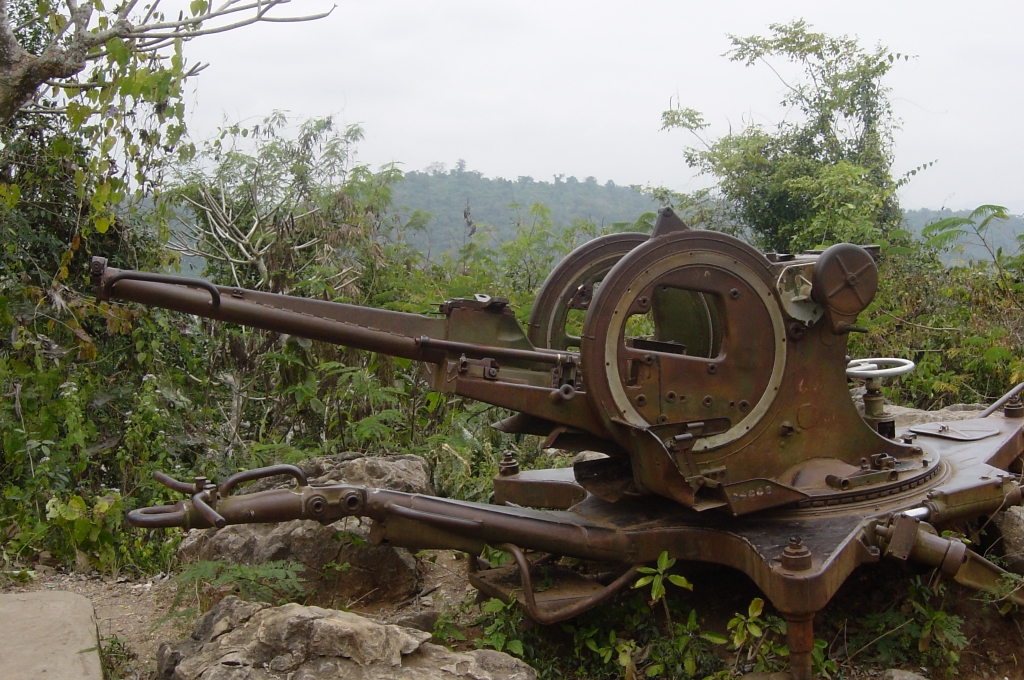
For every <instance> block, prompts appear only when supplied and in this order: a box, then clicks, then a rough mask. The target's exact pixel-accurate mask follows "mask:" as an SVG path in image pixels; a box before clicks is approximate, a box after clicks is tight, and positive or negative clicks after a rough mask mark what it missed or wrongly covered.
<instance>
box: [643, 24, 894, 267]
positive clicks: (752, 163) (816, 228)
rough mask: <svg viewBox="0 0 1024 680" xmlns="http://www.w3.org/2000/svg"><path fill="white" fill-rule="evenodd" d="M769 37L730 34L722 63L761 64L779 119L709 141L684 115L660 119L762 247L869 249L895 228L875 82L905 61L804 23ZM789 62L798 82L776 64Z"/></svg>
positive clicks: (778, 27)
mask: <svg viewBox="0 0 1024 680" xmlns="http://www.w3.org/2000/svg"><path fill="white" fill-rule="evenodd" d="M770 31H771V33H770V35H768V36H751V37H738V36H730V40H731V41H732V49H731V50H730V51H729V52H728V53H727V56H728V57H729V58H730V60H732V61H736V62H740V63H742V64H744V65H745V66H753V65H755V64H758V63H763V64H765V65H767V66H768V67H769V68H771V70H772V71H773V72H774V73H775V75H776V76H778V79H779V81H780V82H781V83H782V85H783V86H784V93H783V97H782V101H781V105H782V106H783V107H784V109H785V110H786V113H785V117H784V119H783V121H782V122H780V123H778V124H777V125H776V126H774V127H773V128H767V127H765V126H762V125H759V124H755V123H753V122H750V123H748V124H747V125H746V127H744V128H743V129H742V130H740V131H738V132H732V133H729V134H727V135H724V136H722V137H720V138H718V139H716V140H707V139H705V138H704V136H703V134H704V131H705V130H707V128H708V127H709V124H708V123H707V122H706V120H705V119H704V117H703V116H702V115H701V114H700V113H699V112H697V111H695V110H694V109H691V108H684V107H681V106H676V107H675V108H672V109H670V110H668V111H665V112H664V113H663V114H662V126H663V129H674V128H682V129H685V130H689V131H690V132H692V133H693V134H695V135H696V136H697V138H698V139H699V140H700V143H701V145H700V146H697V147H691V148H689V149H688V150H687V151H686V156H685V157H686V161H687V163H688V164H689V165H690V166H691V167H693V168H696V169H697V170H699V171H700V172H702V173H704V174H708V175H711V176H713V177H714V178H715V179H716V180H717V182H718V184H717V190H718V191H719V192H721V194H722V196H724V198H725V199H726V202H727V207H728V210H727V214H728V218H731V219H732V220H733V221H735V222H736V223H738V224H739V225H740V226H742V227H744V228H746V229H748V230H749V232H750V235H751V236H752V238H753V239H754V240H755V241H757V242H758V243H759V244H760V245H762V246H764V247H765V248H769V249H772V250H779V251H787V250H800V249H804V248H810V247H814V246H816V245H819V244H826V243H834V242H839V241H852V242H855V243H857V242H859V243H865V242H871V241H875V240H877V239H879V238H882V237H884V236H885V235H886V234H887V233H888V232H889V231H891V230H893V229H895V228H897V227H898V226H899V221H900V212H899V205H898V202H897V199H896V195H895V190H896V188H897V186H898V185H899V182H898V181H896V180H894V179H893V177H892V175H891V165H892V154H893V150H892V133H893V128H894V126H895V122H894V120H893V116H892V109H891V106H890V103H889V90H888V88H886V87H885V86H884V85H883V83H882V79H883V78H884V76H885V75H886V74H887V73H888V72H889V70H890V69H891V68H892V66H893V65H894V64H895V63H896V62H897V60H901V59H906V58H907V57H906V56H904V55H901V54H898V53H892V52H890V51H888V50H887V49H885V48H884V47H881V46H878V47H876V48H874V49H871V50H866V49H864V48H862V47H861V46H860V44H859V43H858V42H857V41H856V40H855V39H852V38H848V37H845V36H843V37H839V38H836V37H832V36H828V35H825V34H823V33H817V32H813V31H811V30H810V27H809V26H808V25H807V24H806V23H805V22H804V21H794V22H792V23H789V24H772V25H771V27H770ZM780 61H781V62H788V63H789V64H791V65H793V66H795V67H796V69H797V70H798V72H799V75H798V76H795V77H794V76H790V75H789V70H791V67H790V69H789V70H787V69H786V68H784V67H782V66H781V65H777V62H780Z"/></svg>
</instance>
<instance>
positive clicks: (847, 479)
mask: <svg viewBox="0 0 1024 680" xmlns="http://www.w3.org/2000/svg"><path fill="white" fill-rule="evenodd" d="M91 274H92V276H93V282H94V285H95V287H96V295H97V297H98V298H100V299H120V300H130V301H135V302H139V303H142V304H147V305H153V306H158V307H164V308H167V309H172V310H176V311H180V312H185V313H189V314H195V315H198V316H203V317H208V318H212V319H218V320H222V321H227V322H232V323H239V324H244V325H247V326H252V327H256V328H262V329H265V330H270V331H276V332H280V333H289V334H292V335H299V336H303V337H306V338H310V339H314V340H321V341H325V342H332V343H336V344H340V345H346V346H349V347H354V348H358V349H365V350H372V351H375V352H380V353H385V354H391V355H394V356H399V357H404V358H407V359H415V360H418V361H421V362H423V367H424V371H425V373H426V376H427V378H428V380H429V381H430V383H431V385H432V387H433V389H435V390H438V391H442V392H448V393H455V394H459V395H462V396H465V397H469V398H473V399H476V400H479V401H483V402H486V403H489V404H493V405H496V406H500V407H504V408H506V409H509V410H511V411H514V412H515V415H513V416H511V417H509V418H506V419H505V420H502V421H501V422H499V423H496V424H495V425H494V426H495V427H497V428H498V429H500V430H502V431H504V432H512V433H515V432H518V433H528V434H535V435H539V436H541V437H544V438H545V440H544V445H545V446H550V447H557V448H562V449H566V450H570V451H581V450H591V451H599V452H601V453H604V454H607V457H605V458H600V459H597V460H590V461H586V462H581V463H577V464H576V465H575V466H574V467H573V468H572V469H571V470H531V471H522V472H520V471H519V470H518V466H517V465H516V464H515V461H512V460H509V459H505V460H503V461H502V465H501V472H500V474H499V475H498V476H497V477H496V478H495V480H494V497H495V502H496V503H497V504H496V505H489V504H479V503H468V502H462V501H454V500H449V499H442V498H435V497H430V496H422V495H413V494H405V493H400V492H395V491H386V490H381V489H369V488H364V487H358V486H352V485H345V484H341V485H331V486H311V485H309V484H308V483H307V481H306V479H305V476H304V475H303V473H302V471H301V470H299V469H298V468H295V467H293V466H280V465H278V466H271V467H269V468H262V469H259V470H251V471H247V472H242V473H239V474H236V475H233V476H231V477H229V478H228V479H226V480H225V481H224V482H223V483H222V484H220V486H217V485H214V484H211V483H208V482H207V481H206V480H203V479H200V480H197V481H196V482H195V483H194V484H190V483H185V482H179V481H176V480H173V479H171V478H169V477H166V476H164V475H160V476H158V479H159V481H161V482H162V483H164V484H165V485H167V486H168V487H170V488H172V489H174V490H176V491H179V492H181V493H184V494H188V495H190V496H191V499H190V500H184V501H180V502H178V503H176V504H174V505H168V506H162V507H155V508H143V509H140V510H135V511H133V512H131V513H129V517H128V520H129V522H130V523H132V524H134V525H136V526H143V527H170V526H182V527H199V528H202V527H211V526H217V527H222V526H225V525H227V524H236V523H246V522H274V521H283V520H291V519H312V520H316V521H319V522H323V523H329V522H333V521H335V520H337V519H340V518H342V517H347V516H360V517H368V518H371V519H372V520H373V523H374V529H373V532H372V538H373V540H374V541H375V542H377V543H384V544H392V545H401V546H405V547H409V548H414V549H422V548H438V549H453V550H461V551H465V552H467V553H470V554H472V555H479V554H480V553H481V552H482V550H483V548H484V547H485V546H488V545H489V546H492V547H499V548H501V549H504V550H507V551H508V552H510V553H511V554H512V556H513V558H514V561H515V564H514V565H510V566H508V567H499V568H495V569H487V568H481V567H484V566H486V565H485V564H484V563H483V562H482V561H480V560H478V559H477V558H473V559H471V560H469V564H470V566H471V569H470V574H469V579H470V582H471V583H472V584H473V585H474V586H475V587H476V588H477V589H479V590H480V591H481V592H483V593H486V594H489V595H492V596H496V597H501V598H502V599H506V600H507V599H508V598H509V597H511V596H514V597H516V598H517V599H518V600H519V602H520V604H521V605H522V606H523V607H524V608H525V610H526V612H527V613H528V614H529V615H530V616H531V617H532V618H533V619H535V620H537V621H539V622H541V623H551V622H554V621H558V620H562V619H565V618H568V617H571V616H574V615H576V614H578V613H580V612H582V611H585V610H586V609H589V608H590V607H593V606H595V605H596V604H598V603H600V602H602V601H604V600H606V599H608V598H609V597H611V596H613V595H614V594H615V593H616V592H618V591H619V590H620V589H621V588H623V587H624V586H626V585H627V584H629V583H631V582H632V581H633V580H635V578H634V577H635V575H636V571H635V570H636V568H637V567H638V566H641V565H644V564H648V563H650V562H652V561H654V560H655V559H656V558H657V557H658V555H659V554H660V553H661V552H662V551H668V553H669V555H670V556H671V557H675V558H679V559H683V560H695V561H706V562H713V563H717V564H723V565H727V566H731V567H734V568H736V569H739V570H741V571H743V572H744V573H746V574H747V575H748V576H750V578H751V579H753V581H754V582H755V583H756V584H757V585H758V587H760V588H761V590H762V591H763V592H764V593H765V595H766V596H767V597H768V598H769V599H770V600H771V601H772V603H773V604H774V606H775V607H776V609H778V610H779V612H780V613H781V614H782V615H783V616H784V618H785V619H786V620H787V622H788V626H787V637H788V646H789V650H790V667H791V672H792V673H793V675H794V677H797V678H807V677H810V669H811V660H810V652H811V649H812V647H813V634H812V620H813V616H814V613H815V612H816V611H818V610H819V609H821V608H822V607H823V606H824V605H825V604H826V603H827V602H828V600H829V599H830V598H831V597H832V596H833V595H834V594H835V592H836V590H838V588H839V586H840V585H841V584H842V582H843V580H844V579H845V578H846V577H847V576H848V575H849V574H850V573H851V572H852V571H853V569H854V568H856V567H857V566H858V565H860V564H863V563H866V562H874V561H878V560H879V559H880V558H881V557H883V556H884V557H888V558H890V559H895V560H899V561H913V562H917V563H922V564H926V565H930V566H934V567H937V568H941V569H942V570H943V572H945V573H946V574H948V575H950V576H951V577H953V578H954V579H956V580H957V581H958V582H960V583H964V584H966V585H969V586H971V587H974V588H983V589H987V590H996V589H997V588H998V582H999V579H1000V577H1001V575H1002V573H1003V572H1002V571H1001V570H1000V569H999V568H998V567H996V566H995V565H993V564H991V563H989V562H988V561H986V560H985V559H984V558H982V557H980V556H979V555H977V554H975V553H974V552H972V551H970V550H968V549H966V547H965V546H964V545H963V544H962V543H959V542H957V541H950V540H947V539H945V538H942V537H940V536H939V535H938V532H937V531H936V529H935V527H941V526H943V525H946V524H949V523H951V522H955V521H958V520H963V519H970V518H973V517H977V516H980V515H984V514H991V513H994V512H996V511H997V510H999V509H1001V508H1005V507H1008V506H1009V505H1013V504H1017V503H1020V502H1021V492H1020V488H1019V486H1018V484H1017V481H1016V478H1015V476H1014V475H1013V474H1011V473H1010V472H1008V470H1009V469H1010V466H1011V465H1018V466H1019V459H1020V456H1021V454H1022V452H1024V434H1022V426H1024V408H1022V407H1020V406H1019V404H1018V402H1016V400H1014V401H1010V402H1009V404H1008V405H1007V406H1006V407H1005V409H1004V412H1003V413H1002V414H998V415H994V416H993V415H992V414H993V412H994V410H995V408H992V409H989V410H988V411H986V412H984V413H983V414H982V416H983V417H982V418H979V419H976V420H972V421H958V422H957V423H955V424H949V425H945V426H943V425H941V424H939V425H934V424H933V425H929V426H919V427H915V428H912V430H913V431H899V432H897V431H896V428H895V426H894V423H893V421H892V419H891V418H888V417H887V416H886V414H885V413H884V409H883V407H882V402H881V397H880V392H878V387H879V381H880V380H881V378H883V377H886V376H887V375H893V374H897V373H899V372H904V371H905V370H909V369H910V368H913V364H912V363H911V362H907V361H903V360H898V361H897V360H887V359H867V360H863V361H861V362H859V363H856V364H855V365H851V366H850V367H849V375H851V376H855V377H862V378H865V379H866V380H867V381H868V394H867V395H865V399H864V403H865V414H864V415H863V416H862V415H861V414H860V413H859V412H858V410H857V406H856V405H855V404H854V402H853V400H852V399H851V398H850V392H849V389H848V385H847V376H848V366H847V364H848V359H847V357H846V345H847V338H848V334H849V333H851V332H857V331H860V330H862V329H859V328H857V327H856V326H855V322H856V317H857V315H858V313H860V312H861V311H863V310H864V309H865V308H866V307H867V305H868V304H869V303H870V302H871V300H872V298H873V296H874V293H875V289H876V287H877V281H878V277H877V269H876V267H875V262H874V254H873V253H872V252H871V250H870V249H864V248H860V247H858V246H855V245H851V244H839V245H835V246H832V247H830V248H828V249H827V250H825V251H823V252H818V251H812V252H807V253H804V254H801V255H791V254H777V253H769V254H762V253H760V252H758V251H756V250H754V249H753V248H751V247H750V246H749V245H747V244H745V243H743V242H741V241H738V240H736V239H733V238H731V237H729V236H726V235H723V234H719V233H715V232H708V231H692V230H689V229H688V228H687V227H686V225H685V224H683V222H682V221H681V220H680V219H679V218H678V217H676V216H675V215H674V214H673V213H672V212H671V211H670V210H668V209H665V210H662V211H661V212H660V213H659V218H658V221H657V223H656V226H655V230H654V233H653V234H652V235H650V236H648V235H646V234H631V233H627V234H612V235H609V236H604V237H601V238H598V239H595V240H593V241H591V242H589V243H587V244H584V245H583V246H581V247H579V248H578V249H576V250H575V251H573V252H572V253H570V254H569V255H568V256H567V257H566V258H565V259H564V260H562V262H560V263H559V264H558V265H557V266H556V267H555V268H554V270H553V271H552V272H551V274H550V275H549V277H548V278H547V280H546V281H545V283H544V284H543V286H542V287H541V289H540V291H539V292H538V295H537V299H536V302H535V304H534V308H533V310H532V313H531V316H530V320H529V323H528V326H527V329H526V331H525V332H524V330H523V329H522V328H521V326H520V325H519V324H518V322H517V321H516V319H515V316H514V315H513V313H512V310H511V309H510V308H509V307H508V302H507V300H505V299H503V298H496V297H488V296H484V295H477V296H475V297H474V298H472V299H459V300H450V301H448V302H445V303H444V304H442V305H441V306H440V310H439V312H440V314H439V315H438V316H436V317H428V316H422V315H416V314H405V313H399V312H393V311H388V310H379V309H370V308H365V307H359V306H355V305H346V304H339V303H332V302H325V301H320V300H309V299H301V298H294V297H289V296H285V295H277V294H271V293H263V292H257V291H250V290H243V289H238V288H228V287H220V286H215V285H213V284H210V283H208V282H206V281H201V280H197V279H187V278H182V277H174V276H166V275H160V274H150V273H145V272H136V271H127V270H118V269H115V268H113V267H108V266H107V264H106V261H105V260H103V259H102V258H94V259H93V261H92V264H91ZM573 312H576V315H574V314H573ZM579 313H583V314H584V317H583V323H582V328H581V329H580V328H577V327H574V326H573V324H572V322H571V321H572V319H573V318H574V316H578V315H579ZM577 332H578V333H579V334H578V335H576V334H575V333H577ZM893 364H896V365H893ZM1016 391H1019V389H1017V390H1016ZM1016 391H1014V392H1013V393H1011V394H1009V395H1007V397H1005V398H1004V399H1003V400H1001V402H1006V401H1008V400H1009V399H1010V398H1011V397H1013V395H1014V394H1016ZM1001 405H1002V403H999V402H997V404H996V405H994V407H996V406H1001ZM989 416H991V417H989ZM943 428H945V429H943ZM279 474H287V475H291V476H292V477H294V478H295V480H296V486H295V487H294V488H293V489H276V490H271V491H263V492H258V493H252V494H246V495H231V491H232V490H233V489H234V487H235V486H237V485H238V484H240V483H242V482H245V481H250V480H253V479H257V478H261V477H266V476H272V475H279ZM524 550H525V551H532V552H536V553H542V554H545V557H541V558H540V560H534V561H532V562H531V559H530V555H528V554H527V553H525V552H524ZM559 556H565V557H576V558H581V559H587V560H595V561H598V562H602V563H607V564H610V565H612V566H613V567H614V569H613V573H612V574H610V575H609V576H608V578H606V579H605V581H604V582H597V581H594V580H588V579H585V578H582V577H581V576H580V575H578V574H576V573H575V572H573V571H571V570H569V569H568V568H564V567H558V566H557V565H555V566H554V567H552V568H554V569H555V570H556V572H557V574H558V577H557V578H556V585H555V587H552V588H549V589H547V590H544V591H543V592H539V593H535V592H534V589H533V587H532V582H531V571H532V570H534V569H535V568H536V567H537V566H538V565H539V564H540V562H541V561H549V560H552V558H553V557H559ZM1008 597H1010V599H1013V600H1014V601H1019V602H1020V603H1022V604H1024V597H1022V596H1021V595H1019V594H1017V593H1012V594H1011V595H1009V596H1008Z"/></svg>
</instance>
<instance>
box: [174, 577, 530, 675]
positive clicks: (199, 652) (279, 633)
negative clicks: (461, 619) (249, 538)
mask: <svg viewBox="0 0 1024 680" xmlns="http://www.w3.org/2000/svg"><path fill="white" fill-rule="evenodd" d="M429 639H430V633H426V632H423V631H419V630H415V629H412V628H403V627H401V626H395V625H386V624H381V623H376V622H374V621H371V620H369V619H365V618H363V617H361V616H358V615H357V614H353V613H350V612H342V611H336V610H333V609H323V608H320V607H304V606H301V605H298V604H288V605H284V606H282V607H270V606H268V605H264V604H257V603H250V602H244V601H242V600H239V599H237V598H235V597H228V598H225V599H224V600H221V602H220V603H218V604H217V605H216V606H215V607H213V609H211V610H210V611H209V612H207V613H206V614H205V615H204V616H203V617H202V618H201V619H200V620H199V622H198V623H197V624H196V626H195V629H194V630H193V632H192V634H191V636H190V637H189V638H186V639H185V640H181V641H179V642H175V643H170V644H168V643H165V644H163V645H161V646H160V649H159V651H158V653H157V678H158V679H159V680H278V679H280V680H285V679H287V680H320V679H321V678H323V679H327V678H332V679H333V678H352V679H353V680H384V679H385V678H388V679H392V678H403V679H408V680H420V679H423V680H426V679H427V678H439V679H450V680H460V679H465V680H535V678H536V677H537V675H536V673H535V672H534V670H533V669H532V668H530V667H529V666H528V665H527V664H525V663H524V662H522V661H520V660H519V659H516V658H513V657H511V656H509V655H507V654H503V653H500V652H495V651H491V650H476V651H472V652H452V651H449V650H448V649H446V648H444V647H441V646H438V645H433V644H430V643H429V642H428V640H429Z"/></svg>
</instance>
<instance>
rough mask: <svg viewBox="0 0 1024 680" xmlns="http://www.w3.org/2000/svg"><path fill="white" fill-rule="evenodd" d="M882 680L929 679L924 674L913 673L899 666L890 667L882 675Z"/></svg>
mask: <svg viewBox="0 0 1024 680" xmlns="http://www.w3.org/2000/svg"><path fill="white" fill-rule="evenodd" d="M881 680H928V678H926V677H924V676H923V675H918V674H917V673H911V672H910V671H901V670H900V669H898V668H890V669H889V670H887V671H885V672H884V673H882V675H881Z"/></svg>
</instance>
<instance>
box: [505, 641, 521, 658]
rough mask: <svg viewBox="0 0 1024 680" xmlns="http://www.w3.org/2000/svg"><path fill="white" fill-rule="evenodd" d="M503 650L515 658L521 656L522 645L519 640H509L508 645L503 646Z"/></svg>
mask: <svg viewBox="0 0 1024 680" xmlns="http://www.w3.org/2000/svg"><path fill="white" fill-rule="evenodd" d="M505 649H507V650H508V651H509V652H511V653H512V654H515V655H516V656H522V655H523V643H522V641H521V640H509V641H508V643H507V644H506V645H505Z"/></svg>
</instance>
